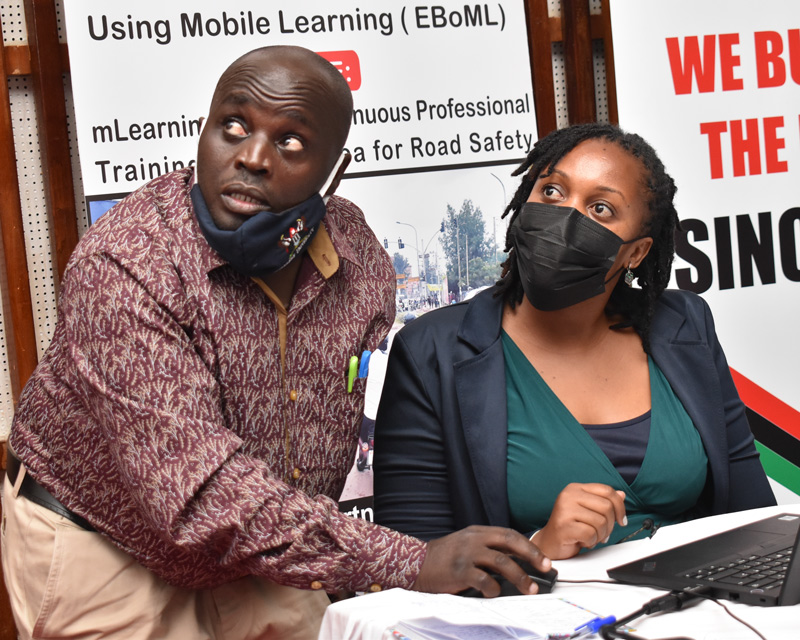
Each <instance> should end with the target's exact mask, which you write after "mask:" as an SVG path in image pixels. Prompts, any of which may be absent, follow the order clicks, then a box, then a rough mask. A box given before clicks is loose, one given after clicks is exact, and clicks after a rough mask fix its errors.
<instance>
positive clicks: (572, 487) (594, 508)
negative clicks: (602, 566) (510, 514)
mask: <svg viewBox="0 0 800 640" xmlns="http://www.w3.org/2000/svg"><path fill="white" fill-rule="evenodd" d="M627 522H628V520H627V517H626V516H625V494H624V493H623V492H622V491H615V490H614V489H613V488H611V487H609V486H608V485H605V484H597V483H590V484H578V483H572V484H568V485H567V486H566V487H565V488H564V490H563V491H562V492H561V493H560V494H558V498H556V503H555V505H553V511H552V513H551V514H550V519H549V520H548V522H547V524H546V525H545V527H544V528H543V529H542V530H541V531H538V532H536V535H534V537H533V540H534V542H536V544H537V545H538V547H539V548H540V549H541V550H542V551H543V552H544V553H546V554H547V555H548V557H550V558H552V559H553V560H563V559H564V558H571V557H572V556H574V555H577V553H578V552H579V551H580V550H581V549H583V548H587V549H588V548H591V547H593V546H595V545H596V544H597V543H598V542H605V541H606V540H608V537H609V536H610V535H611V531H612V530H613V529H614V524H615V523H619V524H620V525H622V526H624V525H626V524H627Z"/></svg>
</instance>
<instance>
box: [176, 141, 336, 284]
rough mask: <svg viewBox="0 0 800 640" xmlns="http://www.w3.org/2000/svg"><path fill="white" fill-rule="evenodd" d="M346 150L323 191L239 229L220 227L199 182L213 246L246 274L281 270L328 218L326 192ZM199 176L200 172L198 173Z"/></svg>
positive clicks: (195, 190) (194, 193)
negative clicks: (229, 229) (326, 215)
mask: <svg viewBox="0 0 800 640" xmlns="http://www.w3.org/2000/svg"><path fill="white" fill-rule="evenodd" d="M344 157H345V155H344V153H343V154H342V155H341V156H340V157H339V161H338V162H337V163H336V166H334V167H333V170H332V171H331V173H330V176H328V179H327V180H326V181H325V184H324V185H323V187H322V189H320V192H319V193H315V194H314V195H313V196H311V197H310V198H309V199H308V200H304V201H303V202H301V203H300V204H297V205H295V206H293V207H291V208H289V209H286V210H285V211H281V212H279V213H278V212H274V211H259V212H258V213H256V214H255V215H253V216H251V217H250V218H248V219H247V220H245V221H244V222H243V223H242V225H241V226H239V228H238V229H234V230H233V231H228V230H224V229H220V228H219V227H217V225H216V224H215V223H214V219H213V218H212V217H211V214H210V213H209V211H208V207H207V206H206V201H205V199H204V198H203V194H202V193H201V191H200V187H199V186H198V185H197V184H195V185H194V186H193V187H192V190H191V192H190V195H191V198H192V204H193V205H194V211H195V216H196V218H197V222H198V224H199V225H200V230H201V231H202V232H203V235H204V236H205V239H206V240H207V241H208V244H210V245H211V248H212V249H214V251H216V252H217V253H218V254H219V255H221V256H222V257H223V258H224V259H225V260H227V261H228V263H230V265H231V266H232V267H233V268H234V269H236V270H237V271H238V272H239V273H243V274H244V275H246V276H250V277H253V276H264V275H268V274H270V273H275V272H276V271H280V270H281V269H283V268H284V267H285V266H286V265H288V264H289V263H290V262H291V261H292V260H294V259H295V258H297V257H298V256H300V255H302V254H303V252H304V251H305V250H306V249H307V248H308V246H309V244H310V242H311V239H312V238H313V237H314V235H315V234H316V232H317V229H318V228H319V223H320V222H321V221H322V219H323V218H324V217H325V211H326V207H325V203H326V201H327V198H326V197H323V194H325V192H326V191H327V190H328V187H330V185H331V183H332V182H333V179H334V178H335V177H336V172H337V171H338V169H339V167H340V166H341V164H342V161H343V160H344ZM195 175H197V173H195Z"/></svg>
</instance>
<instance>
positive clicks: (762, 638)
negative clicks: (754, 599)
mask: <svg viewBox="0 0 800 640" xmlns="http://www.w3.org/2000/svg"><path fill="white" fill-rule="evenodd" d="M700 597H701V598H705V599H706V600H711V602H713V603H714V604H716V605H719V606H720V607H722V608H723V609H724V611H725V613H727V614H728V615H729V616H730V617H731V618H733V619H734V620H736V622H738V623H739V624H742V625H744V626H745V627H747V628H748V629H750V631H752V632H753V633H755V634H756V635H757V636H758V637H759V638H761V640H767V639H766V638H765V637H764V635H763V634H762V633H761V632H760V631H759V630H758V629H756V628H755V627H754V626H753V625H752V624H750V623H749V622H747V621H746V620H742V618H740V617H739V616H737V615H736V614H735V613H733V611H731V610H730V609H728V607H726V606H725V604H724V603H722V602H720V601H719V600H717V599H716V598H714V597H713V596H709V595H706V594H702V595H700Z"/></svg>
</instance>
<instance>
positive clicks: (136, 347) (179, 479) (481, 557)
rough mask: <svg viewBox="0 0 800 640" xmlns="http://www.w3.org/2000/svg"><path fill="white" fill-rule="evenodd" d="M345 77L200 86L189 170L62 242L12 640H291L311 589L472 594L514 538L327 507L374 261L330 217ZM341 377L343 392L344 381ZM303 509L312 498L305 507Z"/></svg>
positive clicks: (314, 599) (280, 51)
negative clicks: (415, 532)
mask: <svg viewBox="0 0 800 640" xmlns="http://www.w3.org/2000/svg"><path fill="white" fill-rule="evenodd" d="M351 118H352V97H351V95H350V92H349V89H348V87H347V84H346V82H345V81H344V79H343V78H342V77H341V75H340V74H339V73H338V72H337V71H336V70H335V68H334V67H333V66H332V65H330V64H329V63H328V62H327V61H325V60H324V59H322V58H321V57H319V56H317V55H316V54H314V53H312V52H310V51H307V50H305V49H301V48H297V47H267V48H264V49H258V50H256V51H252V52H250V53H249V54H246V55H245V56H243V57H242V58H240V59H239V60H237V61H236V62H234V63H233V64H232V65H231V66H230V67H229V68H228V69H227V70H226V71H225V72H224V73H223V75H222V77H221V78H220V80H219V83H218V85H217V88H216V90H215V92H214V96H213V98H212V103H211V107H210V110H209V114H208V118H207V120H206V121H205V122H204V124H203V131H202V133H201V136H200V141H199V146H198V156H197V158H198V164H197V167H196V170H195V171H193V170H192V169H186V170H182V171H177V172H174V173H171V174H167V175H165V176H162V177H160V178H157V179H155V180H153V181H152V182H150V183H149V184H147V185H145V186H144V187H142V188H141V189H139V190H138V191H136V192H134V193H132V194H131V195H130V196H128V197H127V198H126V199H125V200H123V201H122V202H121V203H120V204H118V205H117V206H116V207H115V208H114V209H113V210H112V211H110V212H109V213H107V214H105V216H104V217H103V218H101V220H100V221H99V222H98V223H97V224H96V225H94V226H93V227H92V228H91V229H90V230H89V232H88V233H87V234H86V235H85V236H84V238H83V239H82V240H81V242H80V244H79V246H78V247H77V249H76V250H75V253H74V255H73V256H72V258H71V260H70V264H69V265H68V267H67V270H66V273H65V276H64V281H63V286H62V290H61V298H60V301H59V318H58V324H57V327H56V330H55V333H54V336H53V340H52V343H51V345H50V347H49V349H48V351H47V353H46V355H45V356H44V358H43V359H42V361H41V363H40V364H39V367H38V368H37V370H36V372H35V373H34V375H33V377H32V378H31V380H30V382H29V383H28V385H27V386H26V389H25V391H24V393H23V394H22V397H21V399H20V402H19V407H18V410H17V413H16V416H15V421H14V425H13V428H12V433H11V438H10V446H11V449H12V450H13V455H12V456H11V459H10V461H9V476H8V480H7V481H6V484H5V500H6V507H5V509H4V515H7V521H6V522H5V523H4V527H3V530H4V537H3V546H4V548H3V564H4V569H5V575H6V582H7V584H8V587H9V592H10V595H11V600H12V606H13V609H14V613H15V619H16V622H17V625H18V627H19V631H20V634H21V636H22V637H23V638H29V637H40V636H47V637H64V636H69V637H74V638H83V637H96V636H98V635H103V637H119V638H150V637H156V636H157V637H175V638H217V637H220V638H221V637H225V638H261V637H264V638H313V637H316V632H317V629H318V626H319V622H320V620H321V615H322V612H323V609H324V606H325V605H326V604H327V602H328V600H327V598H326V596H325V591H328V592H334V591H337V590H340V589H349V590H373V591H375V590H379V589H381V588H388V587H404V588H416V589H420V590H427V591H450V592H455V591H458V590H461V589H464V588H466V587H469V586H475V587H478V588H482V589H483V590H484V591H485V592H486V593H487V594H488V595H494V594H496V593H497V585H496V584H495V583H494V582H493V581H492V580H491V579H490V578H489V576H488V575H487V574H486V573H485V572H484V571H483V570H481V569H479V568H478V566H480V567H483V568H486V569H489V570H491V569H498V570H502V572H503V573H504V574H505V575H506V576H507V577H508V578H509V579H511V580H513V581H514V582H515V583H516V584H518V585H519V586H520V588H522V589H525V590H528V588H529V586H530V580H529V579H528V577H527V575H524V574H523V573H522V571H521V570H520V569H519V568H518V567H517V566H516V565H515V564H514V563H513V562H509V561H508V556H507V553H515V554H516V555H519V556H520V557H524V558H527V559H529V560H532V561H534V562H535V563H536V564H537V565H538V566H539V567H540V568H542V567H543V566H544V565H546V564H547V561H546V560H544V559H543V558H542V557H541V556H540V555H539V554H538V550H537V549H536V548H535V547H534V546H533V545H532V544H530V543H529V542H528V541H527V540H526V539H525V538H524V537H522V536H520V535H519V534H515V533H514V532H510V531H507V530H501V529H493V528H487V529H474V530H467V531H465V532H459V533H457V534H453V536H449V537H448V538H443V539H441V540H438V541H434V542H431V543H429V544H428V545H425V544H424V543H422V542H420V541H419V540H416V539H414V538H410V537H407V536H403V535H400V534H398V533H396V532H392V531H389V530H387V529H384V528H381V527H378V526H375V525H371V524H369V523H366V522H363V521H359V520H354V519H351V518H349V517H347V516H344V515H343V514H341V513H339V511H338V510H337V508H336V504H335V503H334V502H333V500H331V499H330V498H329V497H326V496H332V497H338V495H339V494H340V492H341V489H342V486H343V484H344V481H345V479H346V476H347V472H348V469H349V466H350V464H351V461H352V460H353V454H354V448H355V446H356V441H357V438H358V426H359V423H360V419H361V411H362V408H363V393H364V389H363V380H361V381H358V380H357V381H356V383H355V385H356V386H355V388H353V390H352V392H350V391H348V389H347V365H348V362H349V360H350V357H351V356H353V355H357V354H360V353H362V352H363V351H364V350H365V349H369V350H373V349H375V348H376V347H377V346H378V344H379V343H380V341H381V340H382V339H383V337H384V336H385V335H386V333H387V332H388V330H389V328H390V326H391V321H392V319H393V317H394V304H393V303H394V274H393V269H392V265H391V261H390V260H389V258H388V256H387V255H386V254H385V252H384V251H383V249H382V248H381V246H380V244H379V242H378V241H377V239H376V238H375V237H374V235H373V234H372V233H371V231H370V230H369V228H368V227H367V225H366V223H365V221H364V218H363V214H362V213H361V211H360V210H359V209H358V208H356V207H355V206H354V205H353V204H352V203H349V202H347V201H346V200H343V199H341V198H337V197H332V198H330V200H329V201H328V202H327V207H326V205H325V198H323V197H322V196H325V197H326V198H327V196H330V195H331V194H332V193H333V191H334V190H335V189H336V187H337V185H338V183H339V180H340V179H341V176H342V173H343V172H344V170H345V168H346V166H347V163H348V161H349V157H348V156H347V155H346V154H343V152H342V150H343V146H344V144H345V140H346V138H347V134H348V131H349V125H350V121H351ZM359 385H361V386H359ZM311 496H316V497H311Z"/></svg>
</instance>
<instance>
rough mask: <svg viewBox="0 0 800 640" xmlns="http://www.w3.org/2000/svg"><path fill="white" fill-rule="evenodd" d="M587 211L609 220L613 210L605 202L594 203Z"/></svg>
mask: <svg viewBox="0 0 800 640" xmlns="http://www.w3.org/2000/svg"><path fill="white" fill-rule="evenodd" d="M589 209H590V210H592V211H594V214H595V215H596V216H598V217H600V218H610V217H611V216H613V215H614V210H613V209H612V208H611V207H609V206H608V205H607V204H606V203H605V202H596V203H595V204H593V205H592V206H591V207H589Z"/></svg>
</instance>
